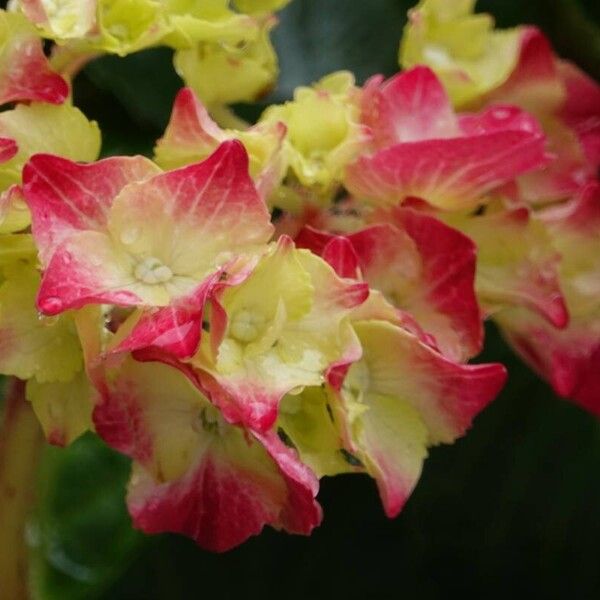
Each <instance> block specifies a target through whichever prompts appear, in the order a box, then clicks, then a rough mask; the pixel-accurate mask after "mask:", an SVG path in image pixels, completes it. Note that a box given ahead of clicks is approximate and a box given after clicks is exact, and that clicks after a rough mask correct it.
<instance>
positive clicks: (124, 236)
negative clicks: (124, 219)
mask: <svg viewBox="0 0 600 600" xmlns="http://www.w3.org/2000/svg"><path fill="white" fill-rule="evenodd" d="M139 237H140V230H139V228H137V227H132V228H131V229H124V230H123V231H122V232H121V235H120V239H121V243H123V244H125V245H126V246H130V245H131V244H133V243H134V242H135V241H136V240H137V239H138V238H139Z"/></svg>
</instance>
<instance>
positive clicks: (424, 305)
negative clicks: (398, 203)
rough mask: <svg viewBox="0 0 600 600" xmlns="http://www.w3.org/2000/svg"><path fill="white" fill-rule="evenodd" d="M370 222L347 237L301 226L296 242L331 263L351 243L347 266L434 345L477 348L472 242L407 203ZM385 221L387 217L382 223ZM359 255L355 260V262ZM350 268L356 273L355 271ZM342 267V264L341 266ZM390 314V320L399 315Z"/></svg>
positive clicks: (457, 350) (458, 353)
mask: <svg viewBox="0 0 600 600" xmlns="http://www.w3.org/2000/svg"><path fill="white" fill-rule="evenodd" d="M371 217H372V220H373V221H375V222H380V223H381V224H379V225H372V226H370V227H367V228H365V229H362V230H360V231H357V232H355V233H350V234H348V235H347V236H345V237H343V238H342V237H341V236H332V235H330V234H325V233H323V232H318V231H316V230H314V229H311V228H309V227H306V228H304V229H303V230H302V232H301V233H300V235H299V236H298V240H297V243H299V244H300V245H301V246H308V247H310V248H311V249H312V250H313V251H314V252H316V253H317V254H321V256H323V258H325V259H326V260H327V261H328V262H329V263H330V264H333V263H332V262H331V259H328V258H326V256H331V257H334V256H335V255H336V253H337V252H334V251H333V248H332V244H333V243H336V244H337V247H338V249H340V248H339V246H340V245H341V242H336V240H342V239H343V240H346V243H348V244H350V248H351V250H350V251H347V252H340V253H339V255H340V256H341V257H344V256H346V257H348V259H349V262H350V267H349V268H347V267H345V266H341V267H338V269H339V268H343V269H344V270H345V271H346V272H345V276H346V277H356V276H357V273H356V268H358V269H359V273H360V277H362V278H364V281H366V282H367V283H368V284H369V285H370V286H371V287H372V288H373V289H375V290H378V291H379V292H382V293H383V295H384V296H385V298H386V299H387V300H388V301H389V302H391V303H392V304H393V305H394V306H396V307H397V308H399V309H401V310H402V311H403V312H405V313H409V314H410V315H411V316H412V317H413V318H414V320H415V321H416V323H417V324H418V328H419V329H420V328H422V329H423V330H425V331H426V332H428V333H429V334H431V335H433V337H434V338H435V346H436V347H437V348H439V349H440V350H441V351H442V353H443V354H444V355H445V356H447V357H449V358H450V359H452V360H458V361H463V360H466V359H468V358H470V357H471V356H474V355H475V354H477V353H478V352H479V351H480V349H481V345H482V342H483V329H482V323H481V315H480V311H479V306H478V303H477V299H476V297H475V292H474V278H475V246H474V244H473V243H472V242H471V240H469V239H468V238H467V237H466V236H464V235H463V234H461V233H460V232H459V231H457V230H455V229H453V228H451V227H448V226H447V225H445V224H444V223H442V222H441V221H439V220H438V219H436V218H434V217H432V216H429V215H426V214H423V213H419V212H417V211H414V210H412V209H405V208H395V209H392V210H391V211H385V212H383V211H382V212H379V213H375V214H374V215H372V216H371ZM384 223H385V224H384ZM353 260H354V261H356V266H354V265H353V264H352V262H353ZM353 269H354V274H353V273H352V270H353ZM338 273H340V270H338ZM398 320H399V315H395V317H394V322H398Z"/></svg>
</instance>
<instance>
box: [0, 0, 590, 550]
mask: <svg viewBox="0 0 600 600" xmlns="http://www.w3.org/2000/svg"><path fill="white" fill-rule="evenodd" d="M284 4H286V2H285V1H281V0H279V1H277V0H271V1H269V0H262V1H261V0H235V1H234V2H229V1H228V0H209V1H207V2H202V3H197V2H191V1H187V2H186V1H180V0H85V1H82V2H72V1H69V0H17V1H13V2H11V11H10V12H0V39H1V41H2V44H1V46H0V48H1V49H0V98H1V101H0V104H2V105H6V104H7V103H12V106H13V107H12V108H9V109H7V110H4V111H3V112H1V113H0V187H1V189H2V192H1V196H0V268H1V270H2V283H1V286H0V373H2V374H4V375H10V376H14V377H17V378H19V379H22V380H26V381H27V385H26V395H27V399H28V400H29V401H31V403H32V406H33V409H34V411H35V413H36V414H37V416H38V418H39V420H40V422H41V424H42V427H43V429H44V432H45V434H46V437H47V439H48V441H49V442H50V443H52V444H56V445H67V444H69V443H70V442H72V441H73V440H75V439H76V438H77V437H79V436H80V435H81V434H83V433H84V432H86V431H88V430H91V431H94V432H95V433H96V434H97V435H98V436H100V437H101V438H102V439H103V440H104V441H105V442H106V443H107V444H108V445H109V446H111V447H112V448H114V449H116V450H117V451H119V452H121V453H123V454H125V455H127V456H129V457H131V459H132V462H133V468H132V475H131V480H130V483H129V488H128V494H127V503H128V507H129V511H130V513H131V516H132V519H133V522H134V524H135V526H136V527H138V528H139V529H141V530H143V531H145V532H148V533H156V532H164V531H171V532H178V533H181V534H184V535H187V536H190V537H192V538H193V539H194V540H195V541H196V542H197V543H199V544H200V545H201V546H203V547H205V548H208V549H211V550H215V551H223V550H227V549H229V548H231V547H234V546H235V545H237V544H240V543H241V542H243V541H244V540H245V539H247V538H248V537H249V536H251V535H255V534H257V533H259V532H260V531H261V530H262V528H263V527H264V526H265V525H270V526H272V527H274V528H277V529H283V530H285V531H288V532H291V533H297V534H309V533H310V532H311V531H312V529H313V528H314V527H316V526H317V525H318V524H319V523H320V521H321V518H322V513H321V508H320V506H319V504H318V503H317V501H316V499H315V498H316V495H317V492H318V485H319V479H320V478H322V477H324V476H332V475H338V474H342V473H367V474H368V475H370V476H371V477H372V478H373V479H374V480H375V482H376V484H377V487H378V490H379V493H380V496H381V500H382V503H383V506H384V509H385V512H386V514H387V515H389V516H390V517H393V516H395V515H397V514H398V513H399V512H400V511H401V509H402V507H403V506H404V504H405V502H406V500H407V499H408V497H409V496H410V494H411V492H412V490H413V489H414V487H415V485H416V484H417V482H418V479H419V476H420V473H421V470H422V467H423V462H424V460H425V458H426V455H427V449H428V448H429V447H431V446H433V445H437V444H441V443H446V444H447V443H452V442H454V441H455V440H456V439H457V438H458V437H460V436H462V435H463V434H465V432H466V431H467V429H468V428H469V427H470V425H471V423H472V421H473V419H474V417H475V416H476V415H477V414H478V413H479V412H480V411H481V410H482V409H484V408H485V407H486V405H487V404H488V403H489V402H491V401H492V400H493V399H494V397H495V396H496V395H497V394H498V392H499V390H500V389H501V388H502V386H503V384H504V381H505V378H506V372H505V369H504V367H503V366H502V365H500V364H468V361H469V360H470V359H472V358H474V357H475V356H476V355H477V354H478V353H479V352H480V350H481V348H482V344H483V320H484V319H485V318H488V317H489V318H492V319H494V320H495V321H496V323H497V324H498V325H499V326H500V328H501V330H502V331H503V332H504V334H505V335H506V338H507V339H508V340H509V342H510V343H511V344H512V345H513V346H514V348H515V349H516V350H517V351H518V352H519V353H520V354H521V355H522V356H523V357H524V358H525V360H527V361H528V362H529V363H530V364H531V365H532V367H533V368H534V369H536V370H537V371H538V372H539V373H540V374H541V375H542V376H543V377H545V378H546V379H548V381H550V382H551V384H552V385H553V386H554V388H555V389H556V391H557V392H558V393H559V394H560V395H562V396H565V397H568V398H570V399H572V400H573V401H575V402H577V403H579V404H580V405H582V406H584V407H585V408H587V409H589V410H590V411H592V412H594V413H596V414H600V384H599V380H598V378H597V373H598V371H599V369H600V300H599V298H600V295H599V293H598V292H599V290H600V245H599V244H600V242H599V240H600V185H599V183H598V181H597V180H596V174H597V171H598V167H599V166H600V87H598V86H597V85H596V84H595V83H594V82H593V81H592V80H591V79H589V78H588V77H587V76H586V75H584V74H583V73H581V72H580V71H579V70H578V69H577V68H576V67H574V66H573V65H571V64H569V63H565V62H563V61H561V60H560V59H558V58H557V57H556V56H555V55H554V53H553V51H552V49H551V47H550V45H549V43H548V42H547V40H546V39H545V38H544V36H543V35H542V33H541V32H539V31H538V30H536V29H534V28H531V27H520V28H517V29H514V30H510V31H496V30H494V27H493V22H492V21H491V19H490V18H489V17H488V16H487V15H475V14H473V4H474V2H473V1H472V0H464V1H460V2H449V1H443V0H423V1H422V2H420V4H419V5H418V6H417V7H415V8H414V9H413V10H412V11H411V12H410V15H409V23H408V25H407V27H406V31H405V32H404V37H403V40H402V44H401V51H400V62H401V64H402V66H403V67H404V70H403V71H401V72H400V73H398V74H397V75H395V76H393V77H392V78H390V79H388V80H385V79H384V78H383V77H381V76H378V75H376V76H374V77H373V78H371V79H369V80H368V81H367V82H366V83H365V84H364V85H363V86H358V85H357V84H356V83H355V81H354V78H353V76H352V75H351V74H350V73H348V72H338V73H333V74H331V75H328V76H326V77H324V78H323V79H322V80H321V81H319V82H317V83H316V84H314V85H313V86H311V87H300V88H298V89H297V90H296V92H295V94H294V98H293V99H292V100H290V101H289V102H286V103H284V104H282V105H277V106H271V107H269V108H268V109H267V110H266V111H265V112H264V114H263V115H262V116H261V118H260V119H259V120H258V122H257V123H256V124H254V125H245V124H242V123H241V122H240V120H239V119H237V118H236V119H233V118H231V117H232V113H230V112H228V111H229V109H228V108H227V105H229V104H231V103H233V102H237V101H240V100H254V99H256V98H257V97H258V96H259V95H261V94H263V93H264V92H265V90H268V89H269V88H270V87H271V86H272V85H273V81H274V78H275V77H276V71H277V65H276V57H275V54H274V52H273V50H272V47H271V45H270V42H269V37H268V33H269V30H270V29H271V28H272V27H273V26H274V24H275V22H276V18H275V17H274V16H273V14H272V11H273V10H277V9H279V8H281V7H282V6H283V5H284ZM42 38H46V39H50V40H54V41H56V43H57V44H56V46H55V48H54V51H53V53H52V55H51V57H50V58H49V59H48V58H46V56H45V55H44V52H43V50H42ZM157 44H161V45H168V46H170V47H172V48H174V49H175V59H174V60H175V67H176V68H177V70H178V71H179V73H180V74H181V75H182V77H183V78H184V80H185V82H186V85H187V87H185V88H184V89H182V90H181V92H180V93H179V94H178V96H177V98H176V99H175V103H174V106H173V112H172V115H171V119H170V122H169V124H168V127H167V129H166V131H165V132H164V135H163V136H162V137H161V139H160V140H158V142H157V144H156V147H155V152H154V156H153V157H152V159H150V158H145V157H141V156H133V157H126V156H115V157H109V158H103V159H101V160H97V159H98V157H99V152H100V133H99V131H98V127H97V126H96V124H95V123H93V122H90V121H88V120H87V119H86V118H85V116H84V115H83V114H82V113H81V112H80V111H79V110H78V109H77V108H75V107H74V106H72V104H71V100H70V91H69V78H70V77H72V76H73V75H74V74H75V73H76V71H77V70H78V69H79V68H80V67H81V66H82V65H83V64H84V63H85V62H86V61H88V60H91V59H93V57H95V56H96V55H98V54H101V53H117V54H127V53H130V52H133V51H137V50H140V49H142V48H146V47H149V46H152V45H157ZM224 115H226V116H227V118H225V119H223V117H224ZM224 121H226V123H225V125H227V127H223V126H222V125H223V124H224ZM231 126H233V127H238V128H237V129H236V128H233V127H231Z"/></svg>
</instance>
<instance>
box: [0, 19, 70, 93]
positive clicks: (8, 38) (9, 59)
mask: <svg viewBox="0 0 600 600" xmlns="http://www.w3.org/2000/svg"><path fill="white" fill-rule="evenodd" d="M68 95H69V86H68V84H67V82H66V81H65V80H64V79H63V78H62V77H61V76H60V75H58V73H55V72H54V71H52V69H51V68H50V65H49V63H48V60H47V59H46V57H45V56H44V51H43V49H42V40H41V39H40V37H39V35H38V34H37V32H36V30H35V28H34V27H33V26H32V25H31V23H29V21H27V19H26V18H25V17H24V16H23V15H20V14H15V13H7V12H5V11H3V10H2V11H0V104H6V103H7V102H14V101H17V100H22V101H40V102H50V103H52V104H61V103H62V102H64V101H65V100H66V99H67V96H68Z"/></svg>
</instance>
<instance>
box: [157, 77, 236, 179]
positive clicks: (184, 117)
mask: <svg viewBox="0 0 600 600" xmlns="http://www.w3.org/2000/svg"><path fill="white" fill-rule="evenodd" d="M225 139H226V135H225V133H224V132H223V130H222V129H221V128H220V127H219V126H218V125H217V124H216V123H215V122H214V121H213V120H212V119H211V118H210V115H209V114H208V111H207V110H206V108H205V107H204V105H203V104H202V103H201V102H200V101H199V100H198V98H197V97H196V95H195V94H194V92H193V90H192V89H190V88H183V89H182V90H181V91H180V92H179V93H178V94H177V96H176V98H175V102H174V104H173V112H172V113H171V119H170V121H169V124H168V125H167V129H166V130H165V134H164V135H163V137H162V138H161V139H160V140H158V142H157V144H156V148H155V149H154V156H155V160H156V163H157V164H159V165H160V166H161V167H163V168H164V169H173V168H177V167H181V166H184V165H187V164H190V163H193V162H197V161H198V160H202V159H203V158H206V157H207V156H208V155H209V154H211V153H212V152H213V151H214V150H215V149H216V148H217V146H218V145H219V144H220V143H221V142H223V141H225Z"/></svg>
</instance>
